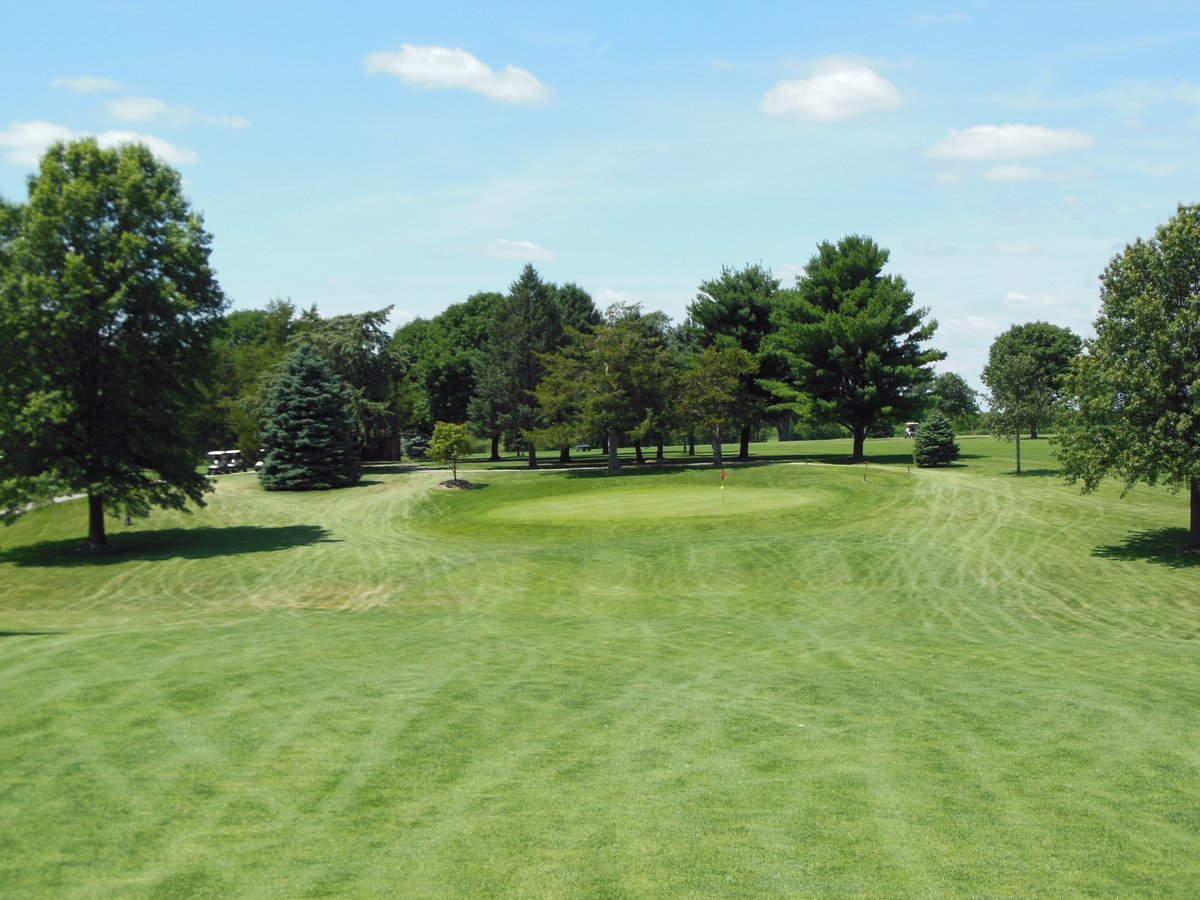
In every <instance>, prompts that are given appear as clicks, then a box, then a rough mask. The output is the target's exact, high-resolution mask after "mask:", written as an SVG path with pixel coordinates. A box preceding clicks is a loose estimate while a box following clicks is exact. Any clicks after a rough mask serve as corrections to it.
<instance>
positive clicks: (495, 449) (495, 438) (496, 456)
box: [488, 432, 500, 462]
mask: <svg viewBox="0 0 1200 900" xmlns="http://www.w3.org/2000/svg"><path fill="white" fill-rule="evenodd" d="M488 462H500V435H499V434H498V433H496V432H493V433H492V456H491V458H490V459H489V460H488Z"/></svg>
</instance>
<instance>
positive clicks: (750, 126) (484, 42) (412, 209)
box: [0, 0, 1200, 386]
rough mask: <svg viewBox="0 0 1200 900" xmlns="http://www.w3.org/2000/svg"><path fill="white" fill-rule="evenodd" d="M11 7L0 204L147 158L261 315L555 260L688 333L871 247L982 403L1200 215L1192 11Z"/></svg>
mask: <svg viewBox="0 0 1200 900" xmlns="http://www.w3.org/2000/svg"><path fill="white" fill-rule="evenodd" d="M5 6H6V9H5V16H4V19H5V24H4V52H3V54H0V83H3V84H4V85H5V87H4V88H3V93H2V94H0V97H2V103H0V194H3V195H4V196H5V197H7V198H8V199H10V200H19V199H23V198H24V196H25V187H24V180H25V177H26V175H27V174H28V173H29V172H31V171H32V169H33V163H34V161H35V160H36V157H37V154H38V153H39V152H40V151H41V150H42V149H43V148H44V147H45V145H46V143H47V142H48V141H49V140H52V139H54V138H64V137H70V136H73V135H79V134H94V135H97V136H99V138H100V140H101V141H106V142H110V143H111V142H119V141H122V140H130V139H134V138H138V139H141V140H145V141H147V142H148V143H149V144H150V145H151V147H152V148H153V149H155V150H156V152H158V153H159V154H160V155H162V156H163V157H164V158H165V159H167V160H168V161H169V162H171V163H172V164H174V165H176V166H177V167H178V168H179V170H180V171H181V172H182V173H183V175H184V178H185V184H186V191H187V194H188V196H189V198H190V199H191V201H192V203H193V205H194V206H195V207H196V208H197V209H198V210H200V211H201V212H202V213H203V215H204V217H205V222H206V225H207V227H208V229H209V230H210V231H211V232H212V234H213V248H214V251H213V261H214V264H215V266H216V268H217V271H218V275H219V278H220V280H221V283H222V286H223V287H224V289H225V291H226V293H227V294H228V295H229V297H230V298H231V300H232V301H233V303H234V305H235V306H236V307H240V308H249V307H261V306H262V305H264V304H265V303H266V302H267V301H268V300H269V299H271V298H273V297H290V298H291V299H292V300H293V301H295V302H296V303H297V304H299V305H301V306H308V305H311V304H314V303H315V304H317V306H318V307H319V309H320V310H321V311H322V312H324V313H326V314H335V313H342V312H356V311H363V310H367V309H378V308H380V307H383V306H387V305H389V304H392V305H394V306H395V308H396V313H395V318H394V321H396V322H400V321H404V320H405V319H407V318H411V317H412V316H425V317H428V316H431V315H435V314H436V313H437V312H439V311H440V310H441V309H443V308H445V307H446V306H447V305H448V304H450V303H454V302H458V301H460V300H463V299H465V298H466V297H467V296H469V295H470V294H471V293H473V292H475V291H480V290H505V289H507V287H508V285H509V284H510V283H511V282H512V281H513V280H514V279H515V278H516V277H517V275H518V274H519V272H520V269H521V267H522V266H523V265H524V263H525V262H527V261H529V262H533V264H534V265H535V266H536V267H537V268H538V270H539V271H540V272H541V273H542V275H543V276H544V277H545V278H547V279H548V280H552V281H556V282H565V281H574V282H576V283H578V284H580V285H581V286H583V287H584V288H586V289H587V290H588V291H590V292H591V293H592V295H593V296H594V297H595V298H596V300H597V302H598V303H599V304H600V305H601V306H602V307H603V306H604V305H606V304H607V303H609V302H612V301H614V300H625V301H631V302H640V303H642V304H643V306H644V307H645V308H647V309H661V310H663V311H665V312H666V313H667V314H668V315H670V316H671V317H672V318H674V319H676V320H679V319H682V318H683V317H684V316H685V314H686V307H687V304H688V303H689V302H690V301H691V300H692V299H693V298H694V296H695V293H696V288H697V285H698V284H699V283H700V282H701V281H703V280H704V279H707V278H710V277H713V276H715V275H717V274H719V272H720V270H721V268H722V266H733V267H740V266H742V265H745V264H747V263H762V264H764V265H766V266H768V267H770V268H771V269H773V270H774V271H775V272H776V274H777V275H779V276H780V277H781V278H783V280H784V282H785V284H790V283H791V282H792V280H793V278H794V277H795V275H796V273H797V272H799V271H801V269H802V267H803V265H804V263H805V262H807V261H808V259H809V257H810V256H811V255H812V254H813V252H814V249H815V246H816V244H817V243H818V242H819V241H821V240H826V239H828V240H837V239H838V238H840V237H842V236H844V235H846V234H850V233H857V234H867V235H870V236H871V237H873V238H874V239H875V240H876V241H878V242H879V243H880V244H882V245H883V246H885V247H887V248H889V249H890V251H891V263H890V265H889V271H891V272H893V273H895V274H899V275H903V276H904V277H905V279H906V280H907V281H908V283H909V286H910V287H911V288H912V289H913V291H914V293H915V294H916V298H917V303H918V304H919V305H921V306H925V307H928V308H929V310H930V313H931V315H932V316H933V317H934V318H936V319H937V320H938V322H939V329H938V332H937V334H936V336H935V338H934V341H933V344H934V345H935V346H937V347H939V348H941V349H943V350H945V351H947V352H948V354H949V357H948V359H947V360H946V361H945V363H944V364H943V365H942V368H943V369H948V370H953V371H958V372H960V373H961V374H963V375H964V376H965V377H967V378H968V379H969V380H970V381H971V382H972V383H974V384H976V386H978V374H979V370H980V368H981V367H982V365H983V363H984V362H985V361H986V356H987V348H988V346H989V345H990V343H991V341H992V339H993V338H994V337H995V336H996V335H997V334H998V333H999V332H1001V331H1003V330H1004V329H1006V328H1007V327H1009V326H1010V325H1012V324H1014V323H1019V322H1026V321H1032V320H1035V319H1043V320H1047V321H1051V322H1055V323H1058V324H1062V325H1067V326H1069V327H1071V328H1073V329H1075V330H1076V331H1078V332H1080V333H1082V334H1089V333H1090V323H1091V320H1092V318H1093V317H1094V315H1095V312H1096V309H1097V305H1098V289H1097V278H1098V276H1099V274H1100V273H1101V271H1102V270H1103V268H1104V266H1105V265H1106V263H1107V262H1108V260H1109V259H1110V258H1111V257H1112V255H1113V254H1114V253H1117V252H1119V251H1120V249H1121V248H1122V247H1123V246H1124V244H1125V243H1126V242H1128V241H1130V240H1132V239H1134V238H1136V237H1138V236H1149V235H1150V234H1152V232H1153V229H1154V227H1155V226H1156V225H1157V224H1158V223H1160V222H1162V221H1165V220H1166V219H1167V218H1169V217H1170V216H1171V215H1172V214H1173V213H1174V211H1175V207H1176V205H1177V204H1178V203H1181V202H1182V203H1193V202H1200V189H1198V187H1200V71H1198V69H1200V65H1198V64H1197V62H1196V58H1197V57H1196V51H1195V48H1196V46H1197V45H1198V44H1200V8H1198V7H1196V6H1195V5H1194V4H1192V3H1160V2H1154V0H1147V2H1141V3H1137V4H1134V3H1127V2H1125V3H1104V2H1090V3H1083V2H1080V3H1076V2H1055V3H1024V2H1006V3H1001V2H994V3H984V2H953V0H929V2H915V3H905V2H892V3H854V2H846V3H840V4H808V3H795V2H793V3H746V4H730V3H705V2H688V3H651V2H642V3H636V4H634V3H624V2H607V3H603V4H588V5H582V4H562V3H510V4H504V5H501V4H487V3H479V4H469V3H452V2H446V3H443V4H440V5H436V6H435V5H433V4H415V3H403V2H399V3H383V2H371V3H342V4H333V3H285V2H256V0H242V2H237V3H225V2H219V0H213V2H208V3H204V4H191V3H188V4H183V3H168V2H156V3H148V2H146V3H143V2H102V0H98V2H91V3H74V4H73V3H57V2H53V0H47V2H39V3H31V2H25V3H18V2H15V0H9V2H7V3H6V4H5Z"/></svg>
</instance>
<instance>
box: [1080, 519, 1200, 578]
mask: <svg viewBox="0 0 1200 900" xmlns="http://www.w3.org/2000/svg"><path fill="white" fill-rule="evenodd" d="M1187 541H1188V530H1187V529H1186V528H1156V529H1154V530H1153V531H1139V532H1136V533H1134V534H1130V535H1129V536H1128V537H1126V538H1125V540H1123V541H1121V543H1119V544H1109V545H1108V546H1107V547H1097V548H1096V549H1095V550H1093V551H1092V556H1099V557H1101V558H1102V559H1126V560H1136V559H1144V560H1148V561H1149V562H1156V563H1161V564H1162V565H1165V566H1170V567H1171V568H1172V569H1190V568H1192V567H1193V566H1200V552H1198V551H1195V550H1189V549H1188V548H1187Z"/></svg>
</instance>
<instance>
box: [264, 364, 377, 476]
mask: <svg viewBox="0 0 1200 900" xmlns="http://www.w3.org/2000/svg"><path fill="white" fill-rule="evenodd" d="M352 403H353V397H352V396H351V393H350V391H349V389H348V388H347V387H346V385H345V383H344V382H343V381H342V380H341V379H340V378H338V377H337V375H335V374H334V373H333V372H332V371H331V370H330V367H329V365H328V363H326V362H325V360H324V359H323V358H322V356H321V354H320V353H319V352H318V351H317V349H316V348H315V347H314V346H312V345H311V344H309V343H302V344H300V346H299V347H298V348H297V349H296V350H295V352H293V353H292V355H291V356H289V357H288V358H287V359H286V360H284V362H283V365H282V366H281V367H280V370H279V375H278V376H277V377H276V379H275V383H274V384H273V385H272V387H271V390H270V392H269V393H268V395H267V402H266V405H265V407H264V409H263V419H264V425H263V444H264V445H265V448H266V451H267V452H266V456H265V458H264V459H263V467H262V469H261V470H260V471H259V473H258V478H259V481H260V482H261V483H262V486H263V487H264V488H266V489H267V490H268V491H320V490H327V489H329V488H338V487H346V486H348V485H351V484H354V483H355V482H356V481H358V479H359V476H360V474H361V473H362V463H361V462H360V458H359V452H358V440H357V434H356V431H355V422H354V416H353V414H352V413H351V404H352Z"/></svg>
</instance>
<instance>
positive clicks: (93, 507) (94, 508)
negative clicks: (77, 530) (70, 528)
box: [88, 493, 108, 550]
mask: <svg viewBox="0 0 1200 900" xmlns="http://www.w3.org/2000/svg"><path fill="white" fill-rule="evenodd" d="M106 547H108V536H107V535H106V534H105V533H104V498H103V497H101V496H100V495H99V494H92V493H89V494H88V549H89V550H103V549H105V548H106Z"/></svg>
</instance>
